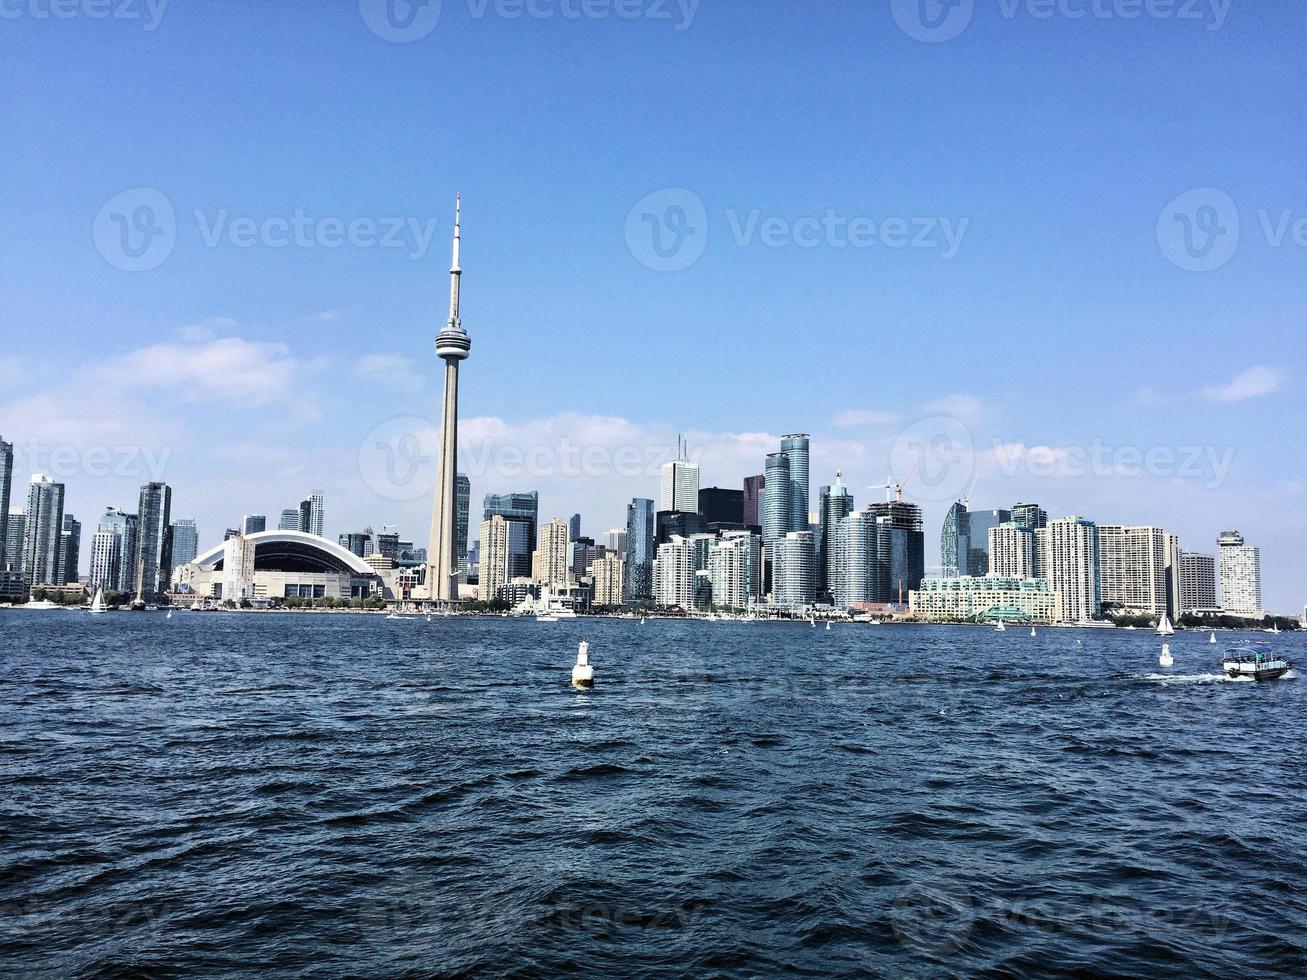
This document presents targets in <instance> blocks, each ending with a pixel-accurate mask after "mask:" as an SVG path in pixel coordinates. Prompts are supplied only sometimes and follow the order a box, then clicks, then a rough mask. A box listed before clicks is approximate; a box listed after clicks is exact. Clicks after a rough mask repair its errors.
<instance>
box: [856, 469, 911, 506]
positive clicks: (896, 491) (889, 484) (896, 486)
mask: <svg viewBox="0 0 1307 980" xmlns="http://www.w3.org/2000/svg"><path fill="white" fill-rule="evenodd" d="M916 475H917V464H916V463H913V464H912V469H910V470H908V475H907V476H906V477H905V478H904V480H903V482H902V483H895V482H894V474H893V473H891V474H890V475H889V476H887V477H886V478H885V481H886V482H884V483H873V484H872V485H871V486H869V487H868V488H867V489H868V490H884V491H885V503H887V504H892V503H894V502H895V501H898V502H899V503H903V488H904V487H905V486H907V485H908V483H910V482H911V481H912V478H913V477H914V476H916Z"/></svg>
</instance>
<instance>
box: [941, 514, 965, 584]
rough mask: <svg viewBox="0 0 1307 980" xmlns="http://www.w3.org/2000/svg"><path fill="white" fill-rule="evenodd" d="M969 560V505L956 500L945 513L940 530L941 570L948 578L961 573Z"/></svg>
mask: <svg viewBox="0 0 1307 980" xmlns="http://www.w3.org/2000/svg"><path fill="white" fill-rule="evenodd" d="M966 561H967V506H966V504H964V503H963V502H962V501H960V500H955V501H953V503H952V504H951V505H950V506H949V509H948V513H947V514H945V515H944V525H943V527H941V528H940V532H939V563H940V570H941V572H942V573H943V575H944V576H945V577H946V578H947V577H950V576H953V575H961V574H962V573H963V570H964V566H965V565H966Z"/></svg>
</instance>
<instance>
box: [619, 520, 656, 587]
mask: <svg viewBox="0 0 1307 980" xmlns="http://www.w3.org/2000/svg"><path fill="white" fill-rule="evenodd" d="M654 554H655V539H654V502H653V501H652V500H646V499H644V498H642V497H637V498H635V499H634V500H632V501H631V503H630V504H629V505H627V508H626V572H625V576H626V580H625V583H624V586H623V590H622V591H623V593H624V595H625V597H626V599H627V600H631V601H643V600H649V599H652V598H653V563H654Z"/></svg>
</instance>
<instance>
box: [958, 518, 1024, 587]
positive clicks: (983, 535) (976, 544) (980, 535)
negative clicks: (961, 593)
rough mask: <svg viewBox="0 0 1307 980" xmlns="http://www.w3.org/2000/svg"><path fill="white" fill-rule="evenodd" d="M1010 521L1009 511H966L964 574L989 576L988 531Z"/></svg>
mask: <svg viewBox="0 0 1307 980" xmlns="http://www.w3.org/2000/svg"><path fill="white" fill-rule="evenodd" d="M1010 520H1012V512H1011V511H1010V510H971V511H967V567H966V572H965V574H967V575H971V576H974V577H983V576H985V575H988V574H989V530H990V528H994V527H998V526H999V525H1000V524H1006V523H1007V522H1008V521H1010Z"/></svg>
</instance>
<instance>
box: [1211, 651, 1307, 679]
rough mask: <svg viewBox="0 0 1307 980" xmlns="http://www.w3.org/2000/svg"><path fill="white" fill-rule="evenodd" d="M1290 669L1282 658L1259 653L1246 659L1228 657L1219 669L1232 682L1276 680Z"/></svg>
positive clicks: (1290, 665)
mask: <svg viewBox="0 0 1307 980" xmlns="http://www.w3.org/2000/svg"><path fill="white" fill-rule="evenodd" d="M1292 667H1293V664H1291V663H1289V661H1287V660H1286V659H1284V657H1280V656H1271V655H1268V654H1261V653H1258V654H1254V655H1253V656H1247V657H1236V656H1233V655H1228V656H1226V658H1225V660H1224V661H1222V663H1221V668H1222V669H1223V670H1224V671H1225V672H1226V674H1228V675H1229V676H1230V677H1231V678H1233V679H1234V680H1239V679H1240V678H1244V677H1247V678H1250V679H1251V680H1255V681H1273V680H1278V679H1279V678H1281V677H1283V676H1284V675H1285V674H1287V673H1288V672H1289V670H1290V668H1292Z"/></svg>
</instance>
